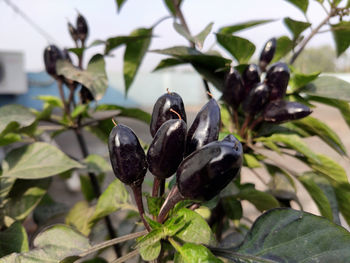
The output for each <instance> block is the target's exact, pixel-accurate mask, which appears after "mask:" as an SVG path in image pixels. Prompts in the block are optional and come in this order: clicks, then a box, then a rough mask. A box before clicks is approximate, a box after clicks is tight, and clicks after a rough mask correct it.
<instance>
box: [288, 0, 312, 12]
mask: <svg viewBox="0 0 350 263" xmlns="http://www.w3.org/2000/svg"><path fill="white" fill-rule="evenodd" d="M286 1H288V2H289V3H291V4H292V5H294V6H296V7H297V8H299V9H300V10H301V11H302V12H303V13H306V11H307V8H308V6H309V0H286Z"/></svg>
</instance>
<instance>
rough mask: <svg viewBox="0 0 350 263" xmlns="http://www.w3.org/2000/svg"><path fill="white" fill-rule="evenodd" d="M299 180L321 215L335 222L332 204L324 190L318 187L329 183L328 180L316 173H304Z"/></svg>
mask: <svg viewBox="0 0 350 263" xmlns="http://www.w3.org/2000/svg"><path fill="white" fill-rule="evenodd" d="M298 180H299V181H300V182H301V183H302V184H303V186H304V187H305V188H306V190H307V191H308V193H309V194H310V196H311V198H312V199H313V200H314V202H315V203H316V205H317V207H318V209H319V211H320V213H321V215H322V216H324V217H325V218H328V219H329V220H330V221H333V213H332V208H331V204H330V202H329V200H328V198H327V196H326V195H325V193H324V192H323V190H322V189H321V188H320V187H319V186H318V185H319V184H321V183H323V184H324V183H325V182H326V183H327V180H325V179H324V178H322V177H320V176H317V174H314V173H304V174H303V175H302V176H299V177H298Z"/></svg>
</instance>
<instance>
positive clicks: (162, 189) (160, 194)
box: [159, 179, 165, 197]
mask: <svg viewBox="0 0 350 263" xmlns="http://www.w3.org/2000/svg"><path fill="white" fill-rule="evenodd" d="M164 190H165V179H162V181H161V182H160V186H159V196H160V197H162V196H163V194H164Z"/></svg>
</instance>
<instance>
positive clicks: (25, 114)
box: [0, 104, 35, 134]
mask: <svg viewBox="0 0 350 263" xmlns="http://www.w3.org/2000/svg"><path fill="white" fill-rule="evenodd" d="M34 121H35V115H34V114H33V113H31V111H30V110H29V109H28V108H26V107H24V106H21V105H17V104H10V105H6V106H3V107H0V134H2V133H6V132H11V131H15V130H16V129H19V128H22V127H27V126H29V125H31V124H32V123H33V122H34Z"/></svg>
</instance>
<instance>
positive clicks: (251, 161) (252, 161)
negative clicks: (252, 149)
mask: <svg viewBox="0 0 350 263" xmlns="http://www.w3.org/2000/svg"><path fill="white" fill-rule="evenodd" d="M243 165H244V166H247V167H248V168H259V167H261V164H260V162H259V161H258V160H257V159H256V158H255V156H254V155H252V154H249V153H245V154H244V155H243Z"/></svg>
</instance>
